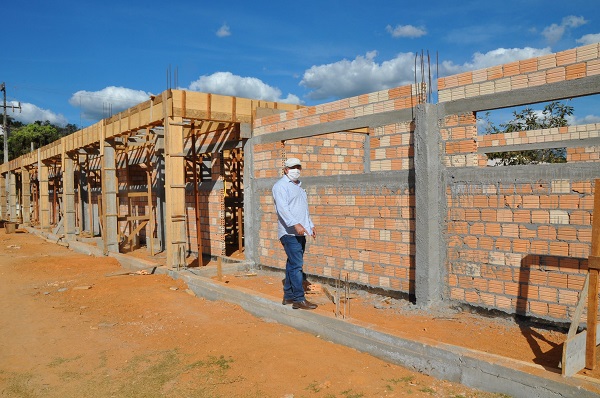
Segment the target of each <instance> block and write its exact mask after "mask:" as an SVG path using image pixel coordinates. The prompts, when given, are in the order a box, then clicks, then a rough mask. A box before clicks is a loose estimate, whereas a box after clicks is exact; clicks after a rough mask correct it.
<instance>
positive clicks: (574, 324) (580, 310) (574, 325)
mask: <svg viewBox="0 0 600 398" xmlns="http://www.w3.org/2000/svg"><path fill="white" fill-rule="evenodd" d="M589 286H590V274H589V273H588V274H587V275H586V276H585V282H583V289H582V290H581V295H580V296H579V302H578V303H577V307H576V308H575V314H573V321H572V322H571V326H570V327H569V333H568V335H567V338H573V337H575V335H576V334H577V329H578V328H579V320H580V319H581V314H583V309H584V307H585V302H586V301H587V294H588V288H589Z"/></svg>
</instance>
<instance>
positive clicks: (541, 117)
mask: <svg viewBox="0 0 600 398" xmlns="http://www.w3.org/2000/svg"><path fill="white" fill-rule="evenodd" d="M572 115H573V107H572V106H568V105H565V104H563V103H561V102H559V101H553V102H551V103H549V104H547V105H546V106H544V110H543V111H542V112H541V114H540V113H539V112H536V111H534V110H533V109H531V108H530V107H526V108H525V109H523V110H522V111H520V112H517V111H513V117H514V118H513V119H512V120H510V121H509V122H507V123H502V124H500V127H496V126H495V125H494V124H493V123H492V122H491V121H490V120H489V116H490V113H489V112H486V114H485V118H484V120H485V121H486V123H487V125H486V128H485V134H498V133H513V132H517V131H526V130H542V129H548V128H552V127H565V126H568V125H569V123H568V121H567V117H568V116H572ZM487 156H488V159H493V160H494V161H496V162H497V164H498V165H502V166H513V165H523V164H539V163H566V161H567V156H566V150H565V148H552V149H535V150H526V151H510V152H494V153H488V155H487Z"/></svg>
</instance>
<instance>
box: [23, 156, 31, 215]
mask: <svg viewBox="0 0 600 398" xmlns="http://www.w3.org/2000/svg"><path fill="white" fill-rule="evenodd" d="M21 197H22V198H21V205H22V206H21V215H22V217H23V224H27V225H29V224H31V176H30V175H29V170H27V169H26V168H25V167H21Z"/></svg>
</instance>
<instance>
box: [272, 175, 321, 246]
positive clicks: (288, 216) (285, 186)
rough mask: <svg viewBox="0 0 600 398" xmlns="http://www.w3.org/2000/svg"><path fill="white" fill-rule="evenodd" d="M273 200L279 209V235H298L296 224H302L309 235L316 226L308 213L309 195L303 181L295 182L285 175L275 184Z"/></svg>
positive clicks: (279, 236)
mask: <svg viewBox="0 0 600 398" xmlns="http://www.w3.org/2000/svg"><path fill="white" fill-rule="evenodd" d="M273 200H274V201H275V209H276V210H277V219H278V222H277V235H278V238H279V239H281V237H282V236H284V235H297V234H296V230H295V228H294V225H296V224H301V225H302V226H303V227H304V229H305V230H306V234H307V235H308V236H310V235H312V229H313V227H314V226H315V225H314V224H313V222H312V220H311V218H310V215H309V214H308V197H307V195H306V191H305V190H304V189H303V188H302V182H300V181H298V184H296V183H294V182H293V181H292V180H291V179H290V178H289V177H288V176H287V175H284V176H283V177H281V178H280V179H279V181H277V182H276V183H275V185H273Z"/></svg>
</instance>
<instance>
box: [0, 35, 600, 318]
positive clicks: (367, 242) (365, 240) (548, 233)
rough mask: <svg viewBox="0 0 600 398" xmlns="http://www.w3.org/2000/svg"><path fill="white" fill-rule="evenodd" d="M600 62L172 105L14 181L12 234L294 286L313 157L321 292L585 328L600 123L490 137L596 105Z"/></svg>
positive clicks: (69, 148) (55, 148) (102, 127)
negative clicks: (220, 262) (291, 177)
mask: <svg viewBox="0 0 600 398" xmlns="http://www.w3.org/2000/svg"><path fill="white" fill-rule="evenodd" d="M599 53H600V44H592V45H587V46H584V47H579V48H575V49H570V50H567V51H563V52H559V53H556V54H550V55H545V56H542V57H539V58H533V59H528V60H523V61H517V62H512V63H509V64H505V65H498V66H494V67H490V68H486V69H482V70H477V71H472V72H465V73H462V74H459V75H454V76H447V77H442V78H438V79H437V84H436V85H432V84H430V82H429V81H428V79H427V78H422V77H421V78H419V79H416V81H415V83H414V84H411V85H406V86H401V87H394V88H391V89H386V90H382V91H378V92H374V93H370V94H364V95H359V96H356V97H351V98H345V99H341V100H338V101H335V102H330V103H325V104H321V105H317V106H310V107H303V106H296V105H289V104H282V103H274V102H267V101H260V100H251V99H245V98H236V97H229V96H222V95H214V94H207V93H198V92H190V91H182V90H167V91H165V92H163V93H162V94H160V95H157V96H155V97H152V98H149V99H148V100H147V101H146V102H144V103H141V104H139V105H137V106H135V107H133V108H130V109H128V110H126V111H123V112H121V113H119V114H117V115H114V116H112V117H110V118H108V119H104V120H102V121H100V122H98V123H96V124H94V125H92V126H90V127H87V128H84V129H82V130H80V131H77V132H76V133H74V134H71V135H69V136H66V137H64V138H62V139H60V140H59V141H56V142H54V143H52V144H50V145H47V146H45V147H42V148H39V149H37V150H35V151H33V152H31V153H29V154H27V155H24V156H21V157H20V158H18V159H14V160H11V161H10V162H9V163H8V164H3V165H1V167H0V188H1V189H0V194H1V195H2V196H1V197H0V205H1V208H0V212H1V213H0V218H3V219H5V220H10V221H12V222H19V223H23V224H26V225H32V226H34V227H35V228H39V229H41V230H45V231H49V230H52V231H54V232H55V233H57V234H59V235H63V236H64V239H65V240H66V241H75V240H83V239H89V238H93V237H96V238H101V246H102V248H103V251H104V253H105V254H107V253H111V252H112V253H116V252H121V253H126V252H128V251H130V250H132V249H136V248H140V247H146V250H148V252H149V253H150V254H151V255H155V254H157V253H159V252H162V253H166V259H167V266H168V267H171V268H177V267H181V266H198V267H202V266H204V265H205V264H206V261H207V259H209V258H211V257H212V258H215V257H222V256H229V255H231V254H232V253H234V252H237V253H241V252H243V253H244V255H245V258H246V260H247V261H249V262H251V263H252V264H254V266H256V267H270V268H275V269H283V268H284V267H285V253H284V251H283V250H282V248H281V245H280V243H279V242H278V240H277V231H276V221H277V220H276V213H275V209H274V206H273V200H272V197H271V187H272V185H273V184H274V182H275V181H276V180H277V178H278V177H279V176H280V175H281V171H282V166H283V162H284V161H285V159H286V158H288V157H298V158H300V159H301V160H302V162H303V166H304V168H303V183H304V187H305V188H306V189H307V191H308V196H309V205H310V207H311V212H312V216H313V221H314V222H315V224H316V225H317V228H318V231H319V236H318V237H317V239H316V240H315V241H313V242H310V248H309V250H308V251H307V253H306V256H305V263H306V265H305V270H306V272H307V273H308V274H309V275H313V276H314V277H319V278H322V279H323V280H327V279H329V280H335V279H338V278H340V277H344V278H346V277H347V278H348V280H349V281H350V282H351V283H353V284H355V285H356V286H362V287H365V288H369V289H377V290H378V291H382V292H386V293H387V294H391V295H395V296H400V297H406V298H407V299H410V300H412V301H414V302H416V303H417V304H420V305H423V306H429V305H435V304H438V303H458V304H464V305H470V306H474V307H477V308H482V309H486V310H499V311H502V312H505V313H508V314H518V315H524V316H531V317H535V318H539V319H545V320H548V321H552V322H569V321H570V319H571V318H572V317H573V315H574V313H575V309H576V306H577V303H578V300H579V297H580V294H581V292H582V290H583V286H584V281H585V279H586V276H587V274H588V271H589V269H590V268H593V267H589V265H590V264H591V263H590V262H589V257H590V256H592V257H593V256H596V255H599V254H600V252H599V251H598V250H600V248H599V247H597V246H598V243H596V244H595V246H594V244H593V233H592V213H593V207H594V190H595V183H594V179H595V178H599V177H600V156H599V155H600V137H599V134H600V123H591V124H581V125H572V126H567V127H560V128H550V129H544V130H528V131H518V132H512V133H499V134H493V135H481V134H478V131H477V120H478V115H481V114H482V113H483V112H486V111H491V110H495V109H501V108H509V107H515V106H523V105H531V106H532V107H533V106H535V104H540V103H544V102H549V101H556V100H564V99H569V98H574V97H584V96H594V95H597V94H598V92H600V54H599ZM416 75H418V74H416ZM422 75H423V76H424V75H426V74H422ZM432 87H436V89H437V92H436V93H435V94H436V95H432V93H431V92H430V90H431V88H432ZM432 98H437V101H436V102H435V103H433V102H432ZM595 98H596V97H594V98H591V100H595ZM548 148H559V149H563V150H564V153H565V154H566V163H560V164H536V165H527V166H510V167H489V166H488V165H487V164H488V157H487V154H488V153H497V152H508V151H522V150H537V149H548ZM597 235H600V234H599V233H598V232H596V233H595V236H597ZM593 250H596V252H593ZM190 258H194V259H195V260H196V261H195V262H193V263H191V264H190V261H189V259H190Z"/></svg>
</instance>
